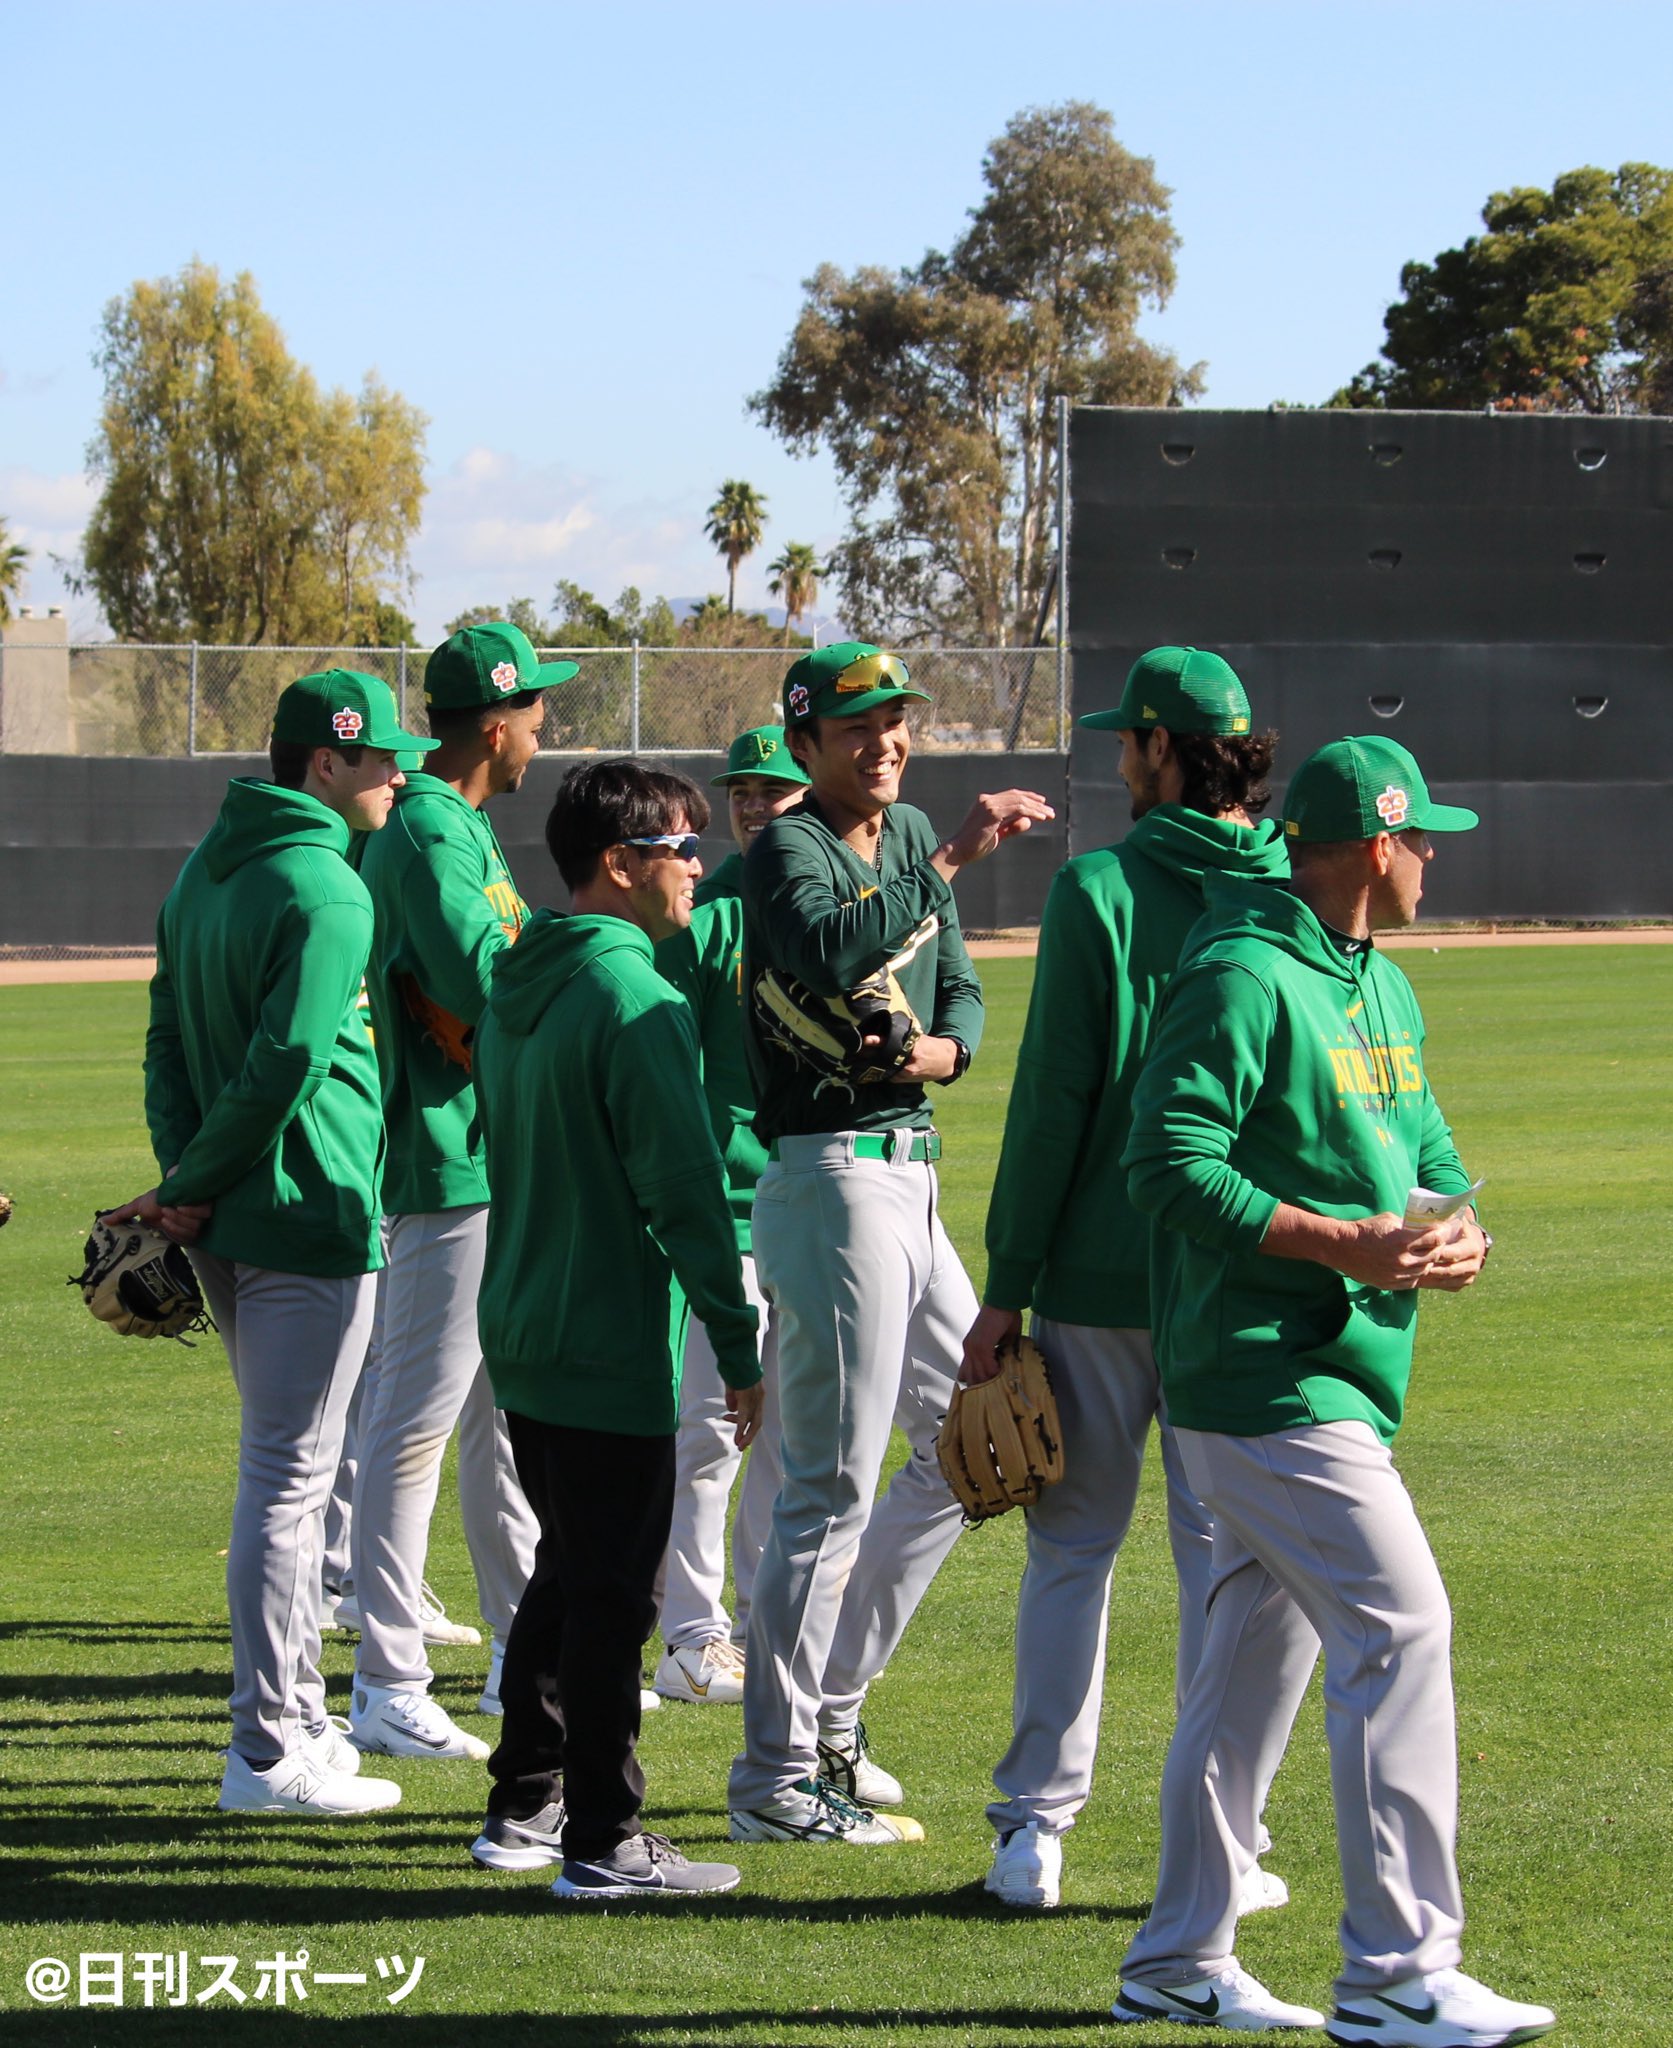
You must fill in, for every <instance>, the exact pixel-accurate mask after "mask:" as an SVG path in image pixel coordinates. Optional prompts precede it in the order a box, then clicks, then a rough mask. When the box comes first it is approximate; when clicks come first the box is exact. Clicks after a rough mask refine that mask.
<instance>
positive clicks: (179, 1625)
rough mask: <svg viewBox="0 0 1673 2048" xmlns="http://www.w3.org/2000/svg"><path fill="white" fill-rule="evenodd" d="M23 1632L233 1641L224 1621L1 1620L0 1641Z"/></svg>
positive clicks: (69, 1638) (71, 1639) (65, 1638)
mask: <svg viewBox="0 0 1673 2048" xmlns="http://www.w3.org/2000/svg"><path fill="white" fill-rule="evenodd" d="M24 1636H45V1637H46V1638H48V1640H49V1641H50V1640H56V1641H59V1642H68V1643H82V1642H88V1641H92V1640H98V1641H100V1642H106V1643H158V1642H203V1643H227V1642H230V1641H231V1636H230V1633H229V1631H228V1628H227V1625H226V1623H225V1622H224V1621H220V1622H216V1621H61V1620H52V1621H44V1620H37V1621H0V1643H9V1642H11V1641H13V1640H14V1639H17V1638H21V1637H24Z"/></svg>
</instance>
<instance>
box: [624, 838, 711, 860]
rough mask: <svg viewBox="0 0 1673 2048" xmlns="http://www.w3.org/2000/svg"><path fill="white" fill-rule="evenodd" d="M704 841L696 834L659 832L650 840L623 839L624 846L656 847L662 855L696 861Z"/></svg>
mask: <svg viewBox="0 0 1673 2048" xmlns="http://www.w3.org/2000/svg"><path fill="white" fill-rule="evenodd" d="M702 843H703V842H702V840H701V839H700V838H699V837H698V836H697V834H696V833H695V832H658V833H656V834H654V835H653V836H652V837H651V838H649V839H623V840H620V841H618V844H619V845H622V846H643V847H654V848H656V849H657V851H659V852H662V853H671V854H672V855H673V856H674V858H675V859H676V860H695V859H696V858H697V849H698V848H699V847H700V846H701V845H702Z"/></svg>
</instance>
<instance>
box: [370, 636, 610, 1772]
mask: <svg viewBox="0 0 1673 2048" xmlns="http://www.w3.org/2000/svg"><path fill="white" fill-rule="evenodd" d="M575 673H576V664H575V663H574V662H572V661H564V662H552V663H548V664H546V665H545V666H542V664H541V663H540V661H539V660H538V659H537V657H536V655H535V651H534V649H533V648H532V647H531V646H530V645H529V642H528V640H527V639H526V638H525V637H524V635H523V634H522V633H521V632H519V631H518V629H517V628H516V627H515V626H512V625H506V624H502V623H496V624H491V625H481V626H470V627H467V628H465V629H464V630H463V631H461V632H458V633H455V634H454V635H453V636H452V638H451V639H449V640H446V641H444V642H443V643H442V645H441V646H440V647H438V648H437V649H436V650H435V652H434V653H433V654H432V655H431V656H430V659H429V661H428V662H427V663H426V665H425V669H424V700H425V705H426V708H427V710H428V712H429V718H430V730H431V732H432V733H433V734H434V735H435V737H436V739H437V740H438V742H439V746H438V748H437V751H436V752H435V754H434V755H433V756H432V757H431V759H430V762H429V764H428V769H427V772H425V773H422V774H416V773H415V774H413V775H412V776H410V777H409V778H408V780H407V783H406V786H405V787H404V788H403V789H402V790H401V791H400V792H399V793H398V795H397V797H396V800H395V808H394V812H393V814H392V816H391V818H390V821H389V824H388V826H387V828H386V829H385V830H384V831H382V832H380V833H379V834H378V835H377V837H376V839H374V840H372V841H369V842H368V843H367V845H366V847H365V849H364V852H363V853H362V856H361V859H360V877H361V880H362V881H363V882H364V883H365V884H366V887H367V889H368V890H369V891H370V893H371V898H372V910H373V914H374V917H375V919H376V925H375V930H374V936H373V941H372V962H371V967H370V970H369V972H368V974H367V977H366V989H367V994H368V997H369V999H370V1005H371V1022H372V1034H373V1040H374V1043H375V1044H376V1047H377V1055H378V1072H379V1077H380V1080H381V1082H382V1087H383V1102H384V1121H385V1124H386V1126H387V1129H388V1138H389V1145H388V1152H387V1154H386V1156H385V1159H384V1169H383V1191H384V1216H385V1222H384V1243H385V1248H386V1251H387V1256H388V1264H387V1265H386V1266H385V1268H384V1271H383V1273H382V1275H381V1276H380V1279H379V1283H378V1317H377V1325H376V1334H375V1339H374V1342H375V1350H376V1359H377V1367H376V1380H375V1392H374V1394H373V1395H372V1396H371V1398H370V1405H369V1407H368V1408H367V1410H366V1412H365V1413H363V1414H362V1416H361V1418H360V1432H359V1445H358V1456H359V1468H358V1472H357V1475H356V1478H355V1491H354V1512H353V1516H352V1518H351V1529H352V1546H353V1581H354V1593H355V1604H356V1608H357V1610H358V1614H359V1621H360V1648H359V1652H358V1655H357V1656H356V1659H355V1674H354V1692H353V1700H352V1704H351V1707H350V1711H349V1723H350V1729H351V1738H350V1739H351V1740H352V1741H353V1742H354V1743H355V1744H356V1745H357V1747H359V1748H360V1749H362V1750H368V1751H376V1752H380V1753H382V1754H384V1755H387V1756H407V1757H476V1758H483V1757H486V1756H487V1754H488V1745H487V1743H485V1742H483V1741H482V1740H480V1738H479V1737H477V1736H475V1735H471V1734H469V1733H467V1732H466V1731H465V1730H464V1729H462V1728H460V1727H459V1725H458V1724H457V1723H456V1722H455V1721H454V1720H453V1719H452V1718H451V1717H450V1716H449V1715H448V1714H447V1712H446V1711H445V1710H444V1709H443V1707H442V1706H441V1705H440V1704H439V1703H438V1702H437V1701H436V1700H434V1699H432V1698H431V1697H430V1691H429V1687H430V1678H431V1670H430V1664H429V1660H428V1658H427V1657H426V1655H425V1652H424V1634H425V1628H424V1612H423V1590H422V1589H423V1584H424V1555H425V1549H426V1546H427V1544H428V1540H429V1532H430V1517H431V1514H432V1512H433V1511H434V1508H435V1504H436V1489H437V1486H438V1483H439V1481H440V1477H441V1464H442V1454H443V1452H444V1451H445V1450H446V1448H447V1440H448V1438H449V1436H451V1435H452V1433H453V1426H454V1424H455V1423H456V1422H457V1423H458V1424H459V1504H460V1508H461V1510H462V1512H463V1517H464V1527H465V1542H466V1544H467V1546H468V1548H469V1550H470V1554H471V1564H472V1566H473V1568H474V1570H475V1574H476V1583H477V1596H478V1599H479V1601H480V1604H481V1608H482V1613H483V1616H484V1618H485V1619H486V1620H487V1622H488V1625H489V1628H490V1629H491V1630H492V1632H493V1642H494V1652H493V1662H492V1663H491V1664H490V1666H489V1675H488V1686H487V1692H488V1694H489V1696H490V1697H491V1696H492V1695H493V1694H494V1693H495V1692H497V1690H498V1667H499V1662H500V1660H501V1659H502V1658H503V1655H504V1645H505V1639H506V1636H507V1634H508V1633H509V1631H510V1628H511V1617H512V1615H513V1614H514V1613H515V1611H516V1607H517V1600H518V1596H519V1595H520V1594H521V1592H522V1590H523V1587H524V1585H525V1584H526V1583H527V1581H528V1576H529V1573H530V1571H531V1570H532V1569H533V1566H534V1546H535V1539H536V1536H537V1534H538V1531H537V1528H536V1524H535V1519H534V1515H533V1512H532V1510H531V1509H530V1507H529V1504H528V1502H527V1501H526V1500H525V1499H524V1498H523V1493H522V1488H521V1487H520V1486H519V1485H518V1483H517V1473H516V1468H515V1466H514V1464H513V1461H512V1456H511V1441H510V1438H509V1437H508V1436H507V1435H506V1433H505V1425H504V1423H503V1421H501V1420H500V1419H499V1417H498V1413H497V1411H496V1409H495V1407H494V1400H493V1393H492V1390H491V1389H490V1387H489V1386H488V1383H487V1377H486V1375H485V1374H484V1373H483V1371H482V1353H481V1347H480V1345H479V1343H478V1341H477V1332H476V1297H477V1289H478V1286H479V1285H480V1282H481V1278H482V1259H483V1252H484V1248H485V1246H486V1243H487V1234H488V1207H487V1195H488V1176H487V1169H486V1166H485V1163H484V1160H483V1140H482V1127H481V1122H480V1119H479V1117H478V1113H477V1104H476V1090H475V1089H474V1088H473V1087H472V1085H471V1044H470V1041H471V1034H472V1032H473V1031H474V1030H475V1027H476V1024H477V1021H478V1019H479V1018H480V1017H481V1015H482V1011H483V1008H484V1006H485V1005H486V1003H487V1000H488V988H489V979H490V976H491V975H492V972H493V967H494V962H495V960H496V959H497V958H498V956H499V955H500V954H501V953H502V952H503V951H504V949H505V948H506V946H507V945H509V944H510V943H511V942H512V941H513V940H514V939H515V938H516V936H517V934H518V932H519V931H520V930H521V929H522V927H523V925H524V924H525V922H526V921H527V918H528V908H527V906H526V905H525V904H524V902H523V900H522V898H521V897H520V896H519V895H518V893H517V886H516V884H515V882H514V881H513V880H512V877H511V870H510V869H509V868H508V867H507V865H506V862H505V856H504V855H503V854H502V853H501V851H500V846H499V841H498V840H497V839H496V838H495V836H494V828H493V826H492V825H491V824H490V823H489V822H488V819H487V816H486V815H485V809H484V807H485V805H486V804H487V803H488V802H489V800H490V799H492V798H495V797H500V796H504V795H507V794H509V793H511V792H513V791H515V790H516V789H518V788H519V787H520V786H521V784H522V781H523V776H524V773H525V771H526V770H527V768H528V766H529V763H530V762H531V761H532V760H533V759H534V757H535V755H536V754H537V753H538V752H539V751H540V725H541V720H542V718H543V717H544V715H545V706H546V699H545V695H544V692H545V691H546V690H547V689H548V688H550V687H551V686H553V685H554V684H557V683H562V682H564V681H566V680H567V679H568V678H569V677H570V676H573V675H574V674H575Z"/></svg>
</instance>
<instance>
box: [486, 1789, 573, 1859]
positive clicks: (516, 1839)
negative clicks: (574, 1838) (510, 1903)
mask: <svg viewBox="0 0 1673 2048" xmlns="http://www.w3.org/2000/svg"><path fill="white" fill-rule="evenodd" d="M562 1836H563V1801H562V1800H561V1799H554V1800H553V1801H552V1802H551V1804H550V1805H549V1806H543V1807H542V1808H541V1809H540V1811H539V1812H538V1813H537V1814H535V1815H533V1817H532V1818H530V1819H529V1820H513V1819H512V1818H511V1817H510V1815H509V1814H504V1813H491V1814H489V1816H488V1818H487V1819H486V1820H485V1821H484V1822H483V1823H482V1832H481V1834H480V1835H478V1836H477V1838H476V1840H475V1841H474V1842H472V1844H471V1857H472V1859H473V1861H475V1862H477V1863H480V1864H481V1865H482V1867H483V1869H484V1870H539V1869H540V1868H541V1867H542V1865H544V1864H547V1863H560V1862H562V1860H563V1849H562V1846H561V1840H562Z"/></svg>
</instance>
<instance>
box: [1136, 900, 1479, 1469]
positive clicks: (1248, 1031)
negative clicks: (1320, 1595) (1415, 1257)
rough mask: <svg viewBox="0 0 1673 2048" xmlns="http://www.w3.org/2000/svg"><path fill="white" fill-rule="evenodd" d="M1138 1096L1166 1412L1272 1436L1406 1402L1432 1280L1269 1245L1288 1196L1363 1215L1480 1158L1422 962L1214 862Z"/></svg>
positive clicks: (1378, 1415) (1453, 1187) (1396, 1207)
mask: <svg viewBox="0 0 1673 2048" xmlns="http://www.w3.org/2000/svg"><path fill="white" fill-rule="evenodd" d="M1207 892H1208V902H1209V911H1208V915H1207V916H1205V917H1204V918H1203V920H1202V922H1201V923H1200V924H1199V925H1198V926H1197V927H1196V929H1195V930H1194V931H1193V932H1192V934H1191V937H1190V941H1189V943H1188V945H1187V946H1186V949H1185V952H1184V955H1183V956H1182V958H1181V961H1180V967H1179V972H1178V974H1177V976H1176V977H1175V979H1174V982H1173V985H1172V987H1171V989H1170V990H1169V992H1168V998H1167V1003H1166V1005H1165V1007H1164V1010H1163V1013H1162V1017H1161V1019H1160V1022H1159V1024H1158V1026H1157V1030H1156V1034H1155V1042H1154V1044H1153V1046H1152V1048H1151V1054H1150V1059H1149V1062H1148V1064H1147V1065H1146V1067H1145V1070H1144V1075H1143V1078H1142V1080H1141V1081H1140V1083H1139V1087H1138V1089H1137V1091H1136V1093H1135V1095H1134V1098H1133V1111H1132V1131H1131V1136H1130V1138H1129V1140H1128V1144H1127V1151H1126V1163H1127V1166H1128V1168H1129V1169H1130V1178H1129V1187H1130V1191H1131V1195H1132V1200H1133V1204H1134V1206H1135V1207H1136V1208H1137V1209H1139V1210H1140V1211H1141V1212H1144V1213H1146V1214H1148V1215H1149V1216H1150V1217H1151V1218H1152V1219H1153V1221H1154V1223H1155V1224H1156V1226H1157V1228H1156V1229H1155V1231H1154V1233H1153V1242H1152V1258H1151V1298H1152V1302H1153V1305H1154V1320H1153V1325H1152V1327H1153V1334H1154V1336H1155V1340H1156V1360H1157V1364H1158V1366H1159V1368H1160V1370H1161V1374H1162V1383H1163V1387H1164V1390H1165V1392H1166V1395H1167V1402H1168V1412H1169V1415H1170V1417H1171V1419H1172V1420H1173V1421H1174V1422H1175V1423H1176V1424H1179V1425H1180V1426H1182V1427H1184V1428H1186V1429H1205V1430H1216V1431H1223V1432H1225V1433H1228V1434H1230V1435H1233V1436H1261V1435H1265V1434H1267V1433H1268V1432H1271V1431H1275V1430H1282V1429H1293V1428H1302V1427H1306V1426H1307V1425H1308V1424H1311V1423H1321V1422H1341V1421H1359V1422H1366V1423H1369V1424H1370V1426H1371V1427H1372V1428H1373V1429H1374V1430H1376V1432H1377V1433H1378V1435H1379V1436H1380V1437H1381V1438H1382V1439H1383V1441H1384V1442H1388V1441H1391V1440H1392V1438H1393V1436H1394V1433H1395V1431H1396V1429H1397V1428H1398V1427H1399V1424H1400V1418H1401V1415H1402V1413H1403V1411H1404V1405H1405V1395H1406V1383H1407V1380H1408V1378H1409V1376H1410V1372H1411V1360H1412V1342H1413V1336H1414V1332H1415V1324H1416V1317H1417V1304H1418V1298H1417V1296H1416V1294H1414V1293H1409V1292H1400V1293H1396V1292H1390V1291H1389V1290H1387V1289H1383V1288H1376V1287H1364V1286H1361V1285H1359V1284H1358V1283H1357V1282H1354V1281H1350V1280H1347V1279H1345V1278H1344V1277H1343V1276H1342V1275H1341V1274H1340V1273H1337V1272H1335V1271H1334V1270H1333V1269H1332V1268H1330V1267H1328V1266H1324V1265H1320V1264H1317V1263H1315V1262H1313V1261H1311V1260H1300V1259H1278V1258H1272V1257H1269V1256H1268V1255H1267V1254H1266V1253H1264V1252H1263V1251H1262V1250H1261V1244H1262V1240H1263V1239H1264V1238H1265V1235H1266V1232H1267V1229H1268V1226H1269V1225H1270V1223H1271V1221H1272V1217H1273V1214H1274V1212H1275V1211H1276V1209H1277V1207H1278V1205H1279V1203H1280V1202H1289V1203H1293V1204H1294V1205H1295V1206H1297V1207H1299V1208H1303V1209H1307V1210H1310V1211H1312V1212H1313V1213H1314V1214H1315V1215H1321V1216H1337V1217H1342V1218H1345V1219H1359V1218H1363V1217H1367V1216H1374V1215H1378V1214H1381V1213H1384V1212H1387V1211H1393V1212H1394V1213H1395V1214H1396V1215H1398V1214H1399V1213H1401V1212H1402V1211H1403V1209H1404V1207H1405V1203H1406V1197H1407V1195H1408V1193H1409V1192H1410V1190H1411V1189H1412V1187H1413V1186H1423V1187H1429V1188H1437V1189H1443V1190H1446V1191H1448V1192H1453V1191H1462V1190H1463V1189H1465V1188H1467V1187H1468V1185H1469V1180H1468V1176H1467V1175H1466V1174H1465V1172H1464V1169H1463V1166H1462V1164H1461V1162H1460V1161H1459V1158H1458V1153H1457V1151H1456V1149H1455V1147H1454V1146H1453V1142H1452V1134H1451V1132H1450V1131H1449V1130H1448V1129H1447V1127H1446V1124H1445V1123H1444V1121H1443V1120H1442V1118H1441V1113H1440V1110H1439V1109H1438V1107H1437V1106H1436V1103H1435V1099H1434V1096H1433V1095H1432V1094H1431V1092H1430V1089H1429V1084H1428V1082H1427V1080H1426V1079H1425V1076H1424V1071H1423V1018H1422V1015H1421V1013H1420V1012H1419V1010H1418V1006H1417V998H1416V997H1415V995H1414V994H1413V993H1412V988H1411V984H1410V983H1409V982H1408V981H1407V980H1406V977H1405V976H1404V975H1403V974H1402V973H1401V972H1400V970H1399V968H1398V967H1396V966H1394V964H1393V963H1392V962H1391V961H1389V960H1387V959H1386V958H1385V957H1384V956H1383V955H1381V954H1380V953H1378V952H1377V950H1376V948H1375V947H1374V946H1372V945H1354V944H1352V943H1351V942H1349V941H1348V940H1346V939H1343V938H1341V937H1339V936H1337V935H1335V934H1333V933H1331V932H1330V931H1329V930H1328V929H1327V928H1326V927H1325V926H1324V925H1322V924H1321V923H1320V922H1319V920H1318V918H1317V917H1315V916H1314V914H1313V912H1312V911H1311V910H1309V909H1308V907H1307V906H1306V904H1305V903H1303V902H1302V900H1301V898H1300V897H1299V896H1297V895H1296V894H1295V893H1294V892H1293V891H1292V890H1290V889H1287V888H1284V887H1274V886H1272V885H1270V884H1269V885H1265V886H1262V885H1258V884H1251V883H1248V882H1243V881H1239V880H1237V879H1235V878H1233V877H1230V876H1222V877H1212V878H1210V880H1209V882H1208V884H1207Z"/></svg>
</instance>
